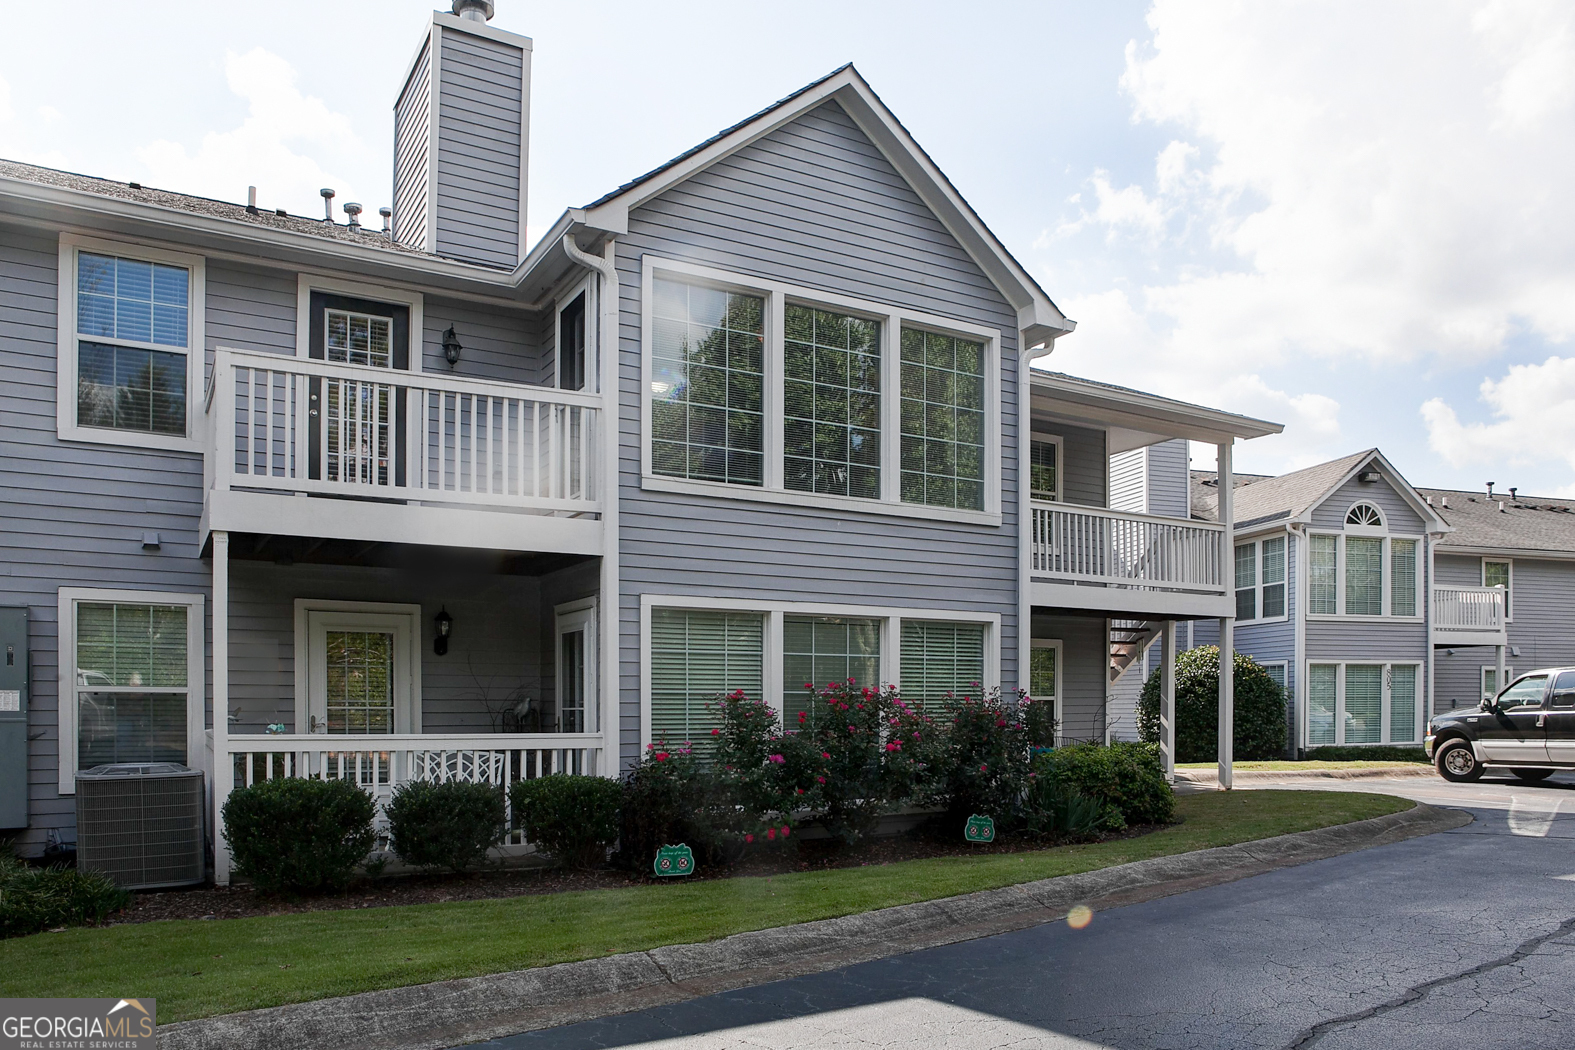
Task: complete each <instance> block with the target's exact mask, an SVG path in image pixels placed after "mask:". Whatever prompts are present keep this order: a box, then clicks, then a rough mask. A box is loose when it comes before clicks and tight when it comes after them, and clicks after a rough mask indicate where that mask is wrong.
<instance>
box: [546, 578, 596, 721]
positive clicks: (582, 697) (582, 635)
mask: <svg viewBox="0 0 1575 1050" xmlns="http://www.w3.org/2000/svg"><path fill="white" fill-rule="evenodd" d="M556 612H557V632H556V634H557V640H558V644H557V646H556V652H555V657H556V660H557V674H556V678H557V684H558V697H557V699H558V725H557V730H558V732H560V733H594V732H596V721H597V719H596V715H597V707H598V706H599V702H598V700H597V696H598V692H597V689H596V663H597V661H596V601H595V599H593V598H592V599H586V600H584V601H578V602H571V603H569V604H568V605H560V606H558V608H557V610H556Z"/></svg>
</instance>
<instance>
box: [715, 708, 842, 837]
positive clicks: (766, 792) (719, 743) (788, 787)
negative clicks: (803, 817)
mask: <svg viewBox="0 0 1575 1050" xmlns="http://www.w3.org/2000/svg"><path fill="white" fill-rule="evenodd" d="M709 706H710V707H711V709H712V710H714V711H715V712H716V713H717V715H718V716H719V720H720V723H721V724H720V726H719V727H718V728H715V729H713V730H711V737H712V740H714V741H715V744H716V747H715V750H714V751H713V752H712V754H711V758H710V767H711V769H712V770H713V771H714V773H715V775H716V777H717V783H716V785H715V787H716V790H717V791H718V792H719V793H720V795H721V796H725V798H726V801H727V802H729V803H731V804H732V805H733V806H735V807H736V808H737V811H738V816H739V819H738V821H737V828H736V829H735V830H737V831H739V832H741V833H742V834H743V835H744V841H745V843H746V844H749V843H753V844H755V845H762V844H765V843H767V842H774V841H776V840H777V839H778V838H779V836H780V831H781V829H782V828H785V827H791V825H792V821H793V816H794V814H795V813H796V812H798V811H799V810H803V809H808V808H811V807H812V806H813V805H814V804H815V802H816V801H817V799H818V793H817V792H816V790H815V789H816V787H817V786H818V785H817V783H816V781H815V776H816V774H817V773H818V772H819V766H820V764H821V761H820V756H819V754H818V753H816V752H815V751H814V750H813V749H812V748H810V747H809V746H806V744H805V742H804V741H802V740H798V739H797V737H798V736H799V734H797V733H794V734H786V733H784V732H783V729H782V724H781V722H779V721H778V719H777V712H776V710H775V709H774V708H772V707H771V705H770V704H767V703H766V702H764V701H763V700H751V699H750V698H749V697H747V696H746V695H744V691H743V690H742V689H740V690H737V691H735V692H732V693H728V694H726V695H724V696H720V697H717V698H716V700H714V701H713V702H712V703H711V704H710V705H709ZM806 717H807V715H806ZM800 721H801V723H802V721H803V720H802V719H801V720H800ZM718 801H719V802H720V801H722V799H721V798H719V799H718ZM727 823H728V824H729V826H731V825H732V823H733V822H732V821H728V822H727ZM768 836H769V838H768Z"/></svg>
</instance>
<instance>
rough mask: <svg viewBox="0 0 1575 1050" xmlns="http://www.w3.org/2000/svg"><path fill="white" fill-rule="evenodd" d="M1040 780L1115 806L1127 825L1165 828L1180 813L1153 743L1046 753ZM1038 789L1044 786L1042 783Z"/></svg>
mask: <svg viewBox="0 0 1575 1050" xmlns="http://www.w3.org/2000/svg"><path fill="white" fill-rule="evenodd" d="M1034 779H1035V780H1036V781H1041V782H1043V783H1044V784H1047V785H1052V786H1053V785H1060V786H1064V787H1069V788H1073V789H1075V790H1077V791H1079V792H1081V793H1082V794H1084V795H1087V796H1088V797H1089V798H1091V799H1095V800H1096V801H1098V802H1100V803H1101V804H1102V805H1106V806H1110V807H1112V808H1113V809H1114V810H1115V812H1117V813H1119V814H1120V817H1121V821H1122V823H1124V824H1165V823H1168V822H1169V821H1170V820H1171V819H1173V818H1174V817H1175V814H1176V796H1175V795H1174V794H1173V793H1172V792H1171V790H1170V785H1169V784H1168V783H1166V782H1165V770H1164V767H1163V765H1162V764H1161V762H1160V755H1159V748H1158V747H1156V746H1155V745H1153V744H1128V743H1117V744H1109V745H1105V744H1073V745H1071V746H1070V747H1060V748H1056V749H1055V750H1054V751H1050V752H1047V753H1045V754H1042V755H1040V756H1039V758H1038V759H1037V761H1036V762H1035V763H1034ZM1035 786H1036V788H1039V785H1038V784H1036V785H1035ZM1040 790H1048V788H1040ZM1108 823H1114V821H1107V824H1108ZM1117 826H1119V825H1117ZM1107 830H1114V829H1110V828H1107Z"/></svg>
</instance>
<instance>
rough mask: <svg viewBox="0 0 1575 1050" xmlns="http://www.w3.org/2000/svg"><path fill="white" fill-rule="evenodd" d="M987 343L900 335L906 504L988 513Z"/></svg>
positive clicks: (918, 334) (919, 334)
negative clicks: (985, 476) (985, 406)
mask: <svg viewBox="0 0 1575 1050" xmlns="http://www.w3.org/2000/svg"><path fill="white" fill-rule="evenodd" d="M984 358H985V354H984V344H983V343H979V342H974V341H972V340H968V339H960V338H958V337H956V336H951V335H941V334H939V333H936V332H922V331H919V330H918V329H913V328H904V329H903V330H902V446H901V450H902V456H901V459H902V483H901V489H902V500H903V502H904V503H924V504H928V505H930V506H935V507H964V508H967V509H969V510H983V509H984V449H985V433H984Z"/></svg>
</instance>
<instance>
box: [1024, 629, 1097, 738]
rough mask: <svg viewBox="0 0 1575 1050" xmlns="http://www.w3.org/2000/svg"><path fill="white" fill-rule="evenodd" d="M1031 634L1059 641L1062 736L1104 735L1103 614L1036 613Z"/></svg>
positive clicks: (1089, 736)
mask: <svg viewBox="0 0 1575 1050" xmlns="http://www.w3.org/2000/svg"><path fill="white" fill-rule="evenodd" d="M1032 627H1033V636H1034V637H1035V638H1039V639H1047V640H1051V641H1059V642H1060V643H1061V705H1060V708H1061V738H1062V739H1063V740H1065V741H1067V742H1069V743H1073V742H1081V741H1086V740H1103V739H1104V738H1105V683H1106V681H1107V679H1108V677H1109V674H1108V670H1107V669H1108V667H1109V666H1110V657H1109V651H1110V650H1109V642H1108V636H1107V635H1106V633H1105V619H1104V617H1102V616H1068V615H1061V614H1052V613H1035V614H1034V615H1033V620H1032Z"/></svg>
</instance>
